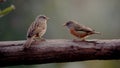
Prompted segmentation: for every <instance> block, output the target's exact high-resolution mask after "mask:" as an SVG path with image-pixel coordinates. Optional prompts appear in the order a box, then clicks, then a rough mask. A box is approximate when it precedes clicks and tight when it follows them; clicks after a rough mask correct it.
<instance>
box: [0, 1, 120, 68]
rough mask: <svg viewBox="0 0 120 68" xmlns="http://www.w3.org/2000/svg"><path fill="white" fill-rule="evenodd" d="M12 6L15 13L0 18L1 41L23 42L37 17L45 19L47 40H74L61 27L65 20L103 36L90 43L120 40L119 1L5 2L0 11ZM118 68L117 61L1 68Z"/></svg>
mask: <svg viewBox="0 0 120 68" xmlns="http://www.w3.org/2000/svg"><path fill="white" fill-rule="evenodd" d="M11 4H14V5H15V7H16V9H15V10H14V11H13V12H11V13H9V14H7V15H5V16H3V17H1V18H0V41H8V40H10V41H11V40H25V39H26V32H27V29H28V27H29V25H30V24H31V23H32V22H33V21H34V19H35V18H36V16H37V15H40V14H42V15H46V16H48V17H49V18H50V20H49V21H48V28H47V32H46V34H45V35H44V37H45V38H47V39H73V38H75V37H73V36H72V35H70V34H69V32H68V31H67V29H66V28H65V27H63V26H62V24H63V23H65V22H66V21H68V20H76V21H79V23H81V24H84V25H87V26H89V27H91V28H94V29H95V30H96V31H99V32H101V33H102V35H93V36H91V37H89V38H90V39H94V38H97V39H119V37H120V0H7V1H6V2H4V3H0V9H1V10H2V9H4V8H6V7H8V6H10V5H11ZM21 67H22V68H120V61H119V60H109V61H103V60H102V61H99V60H95V61H84V62H72V63H51V64H41V65H20V66H9V67H3V68H21Z"/></svg>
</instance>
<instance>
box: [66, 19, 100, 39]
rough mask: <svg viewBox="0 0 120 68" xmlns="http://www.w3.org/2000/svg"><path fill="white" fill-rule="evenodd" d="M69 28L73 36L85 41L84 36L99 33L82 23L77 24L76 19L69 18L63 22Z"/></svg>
mask: <svg viewBox="0 0 120 68" xmlns="http://www.w3.org/2000/svg"><path fill="white" fill-rule="evenodd" d="M64 26H66V27H67V28H68V30H69V32H70V33H71V34H72V35H74V36H75V37H77V38H79V39H80V40H81V41H86V38H87V37H88V36H90V35H92V34H100V32H96V31H95V30H93V29H92V28H90V27H88V26H85V25H83V24H79V23H78V22H77V21H74V20H70V21H67V22H66V23H64Z"/></svg>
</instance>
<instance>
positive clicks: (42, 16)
mask: <svg viewBox="0 0 120 68" xmlns="http://www.w3.org/2000/svg"><path fill="white" fill-rule="evenodd" d="M48 19H49V18H48V17H47V16H45V15H38V16H37V18H36V21H38V22H42V21H43V22H47V20H48Z"/></svg>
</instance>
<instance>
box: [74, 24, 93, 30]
mask: <svg viewBox="0 0 120 68" xmlns="http://www.w3.org/2000/svg"><path fill="white" fill-rule="evenodd" d="M75 30H76V31H85V32H93V31H95V30H93V29H91V28H89V27H87V26H84V25H79V24H77V25H76V26H75Z"/></svg>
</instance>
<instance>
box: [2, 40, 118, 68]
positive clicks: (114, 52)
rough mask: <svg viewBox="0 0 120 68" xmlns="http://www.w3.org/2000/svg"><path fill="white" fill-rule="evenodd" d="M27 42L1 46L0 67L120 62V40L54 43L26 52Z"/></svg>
mask: <svg viewBox="0 0 120 68" xmlns="http://www.w3.org/2000/svg"><path fill="white" fill-rule="evenodd" d="M24 42H25V41H5V42H4V41H3V42H0V66H9V65H22V64H25V65H26V64H43V63H56V62H73V61H85V60H112V59H114V60H117V59H120V39H114V40H89V41H84V42H81V41H72V40H65V39H54V40H46V41H42V42H40V44H39V45H32V46H31V47H30V48H29V49H24V48H23V43H24Z"/></svg>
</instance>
